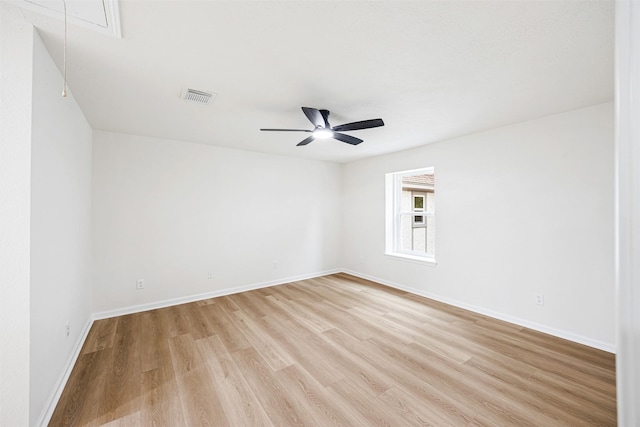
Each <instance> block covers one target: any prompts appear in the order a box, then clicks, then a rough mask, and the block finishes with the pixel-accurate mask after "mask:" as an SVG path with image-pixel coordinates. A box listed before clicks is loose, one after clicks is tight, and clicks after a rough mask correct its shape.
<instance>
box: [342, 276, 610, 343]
mask: <svg viewBox="0 0 640 427" xmlns="http://www.w3.org/2000/svg"><path fill="white" fill-rule="evenodd" d="M342 271H343V272H344V273H346V274H350V275H352V276H356V277H360V278H362V279H366V280H371V281H372V282H376V283H380V284H382V285H385V286H389V287H391V288H395V289H400V290H402V291H406V292H410V293H412V294H415V295H420V296H422V297H425V298H429V299H432V300H435V301H440V302H443V303H445V304H449V305H452V306H455V307H459V308H463V309H465V310H469V311H473V312H474V313H478V314H482V315H485V316H489V317H492V318H494V319H498V320H504V321H505V322H509V323H513V324H515V325H519V326H524V327H525V328H529V329H533V330H535V331H538V332H543V333H545V334H549V335H553V336H555V337H558V338H563V339H566V340H569V341H573V342H576V343H578V344H583V345H586V346H589V347H593V348H597V349H599V350H603V351H606V352H609V353H613V354H615V352H616V346H615V344H611V343H606V342H602V341H598V340H594V339H591V338H588V337H585V336H582V335H577V334H574V333H571V332H566V331H563V330H560V329H556V328H551V327H549V326H545V325H541V324H539V323H535V322H530V321H528V320H525V319H521V318H519V317H514V316H510V315H508V314H503V313H499V312H497V311H493V310H487V309H485V308H482V307H477V306H474V305H471V304H467V303H464V302H461V301H457V300H453V299H451V298H447V297H443V296H440V295H435V294H432V293H430V292H425V291H423V290H420V289H416V288H412V287H409V286H404V285H401V284H399V283H395V282H392V281H389V280H383V279H380V278H378V277H373V276H369V275H367V274H362V273H358V272H356V271H352V270H349V269H343V270H342Z"/></svg>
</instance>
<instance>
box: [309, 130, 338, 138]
mask: <svg viewBox="0 0 640 427" xmlns="http://www.w3.org/2000/svg"><path fill="white" fill-rule="evenodd" d="M312 135H313V137H314V138H315V139H327V138H332V137H333V131H332V130H331V129H316V130H314V131H313V134H312Z"/></svg>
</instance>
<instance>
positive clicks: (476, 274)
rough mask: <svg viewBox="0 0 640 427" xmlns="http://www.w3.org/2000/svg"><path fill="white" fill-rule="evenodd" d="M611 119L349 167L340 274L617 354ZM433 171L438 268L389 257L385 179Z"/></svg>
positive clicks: (510, 132)
mask: <svg viewBox="0 0 640 427" xmlns="http://www.w3.org/2000/svg"><path fill="white" fill-rule="evenodd" d="M613 119H614V115H613V104H612V103H607V104H601V105H597V106H593V107H589V108H585V109H581V110H576V111H571V112H567V113H564V114H558V115H555V116H550V117H546V118H542V119H539V120H535V121H530V122H525V123H520V124H516V125H512V126H508V127H503V128H499V129H493V130H489V131H486V132H482V133H477V134H473V135H468V136H464V137H460V138H456V139H452V140H448V141H443V142H440V143H436V144H429V145H426V146H423V147H420V148H416V149H412V150H408V151H404V152H399V153H395V154H390V155H385V156H381V157H376V158H371V159H366V160H362V161H358V162H353V163H349V164H346V165H345V167H344V171H343V173H344V177H343V179H344V183H345V184H344V185H345V190H344V191H345V192H344V220H343V230H344V236H343V253H344V255H345V256H344V259H343V261H344V266H345V267H346V268H347V269H348V270H351V271H353V272H355V273H358V274H360V275H362V276H366V277H370V278H374V279H377V280H380V281H382V282H383V283H388V284H394V285H396V286H400V287H404V288H407V289H412V290H414V291H417V292H420V293H422V294H425V295H430V296H432V297H436V298H438V299H441V300H444V301H448V302H451V303H455V304H458V305H461V306H465V307H468V308H473V309H475V310H477V311H480V312H484V313H490V314H492V315H494V316H498V317H501V318H504V319H508V320H510V321H514V322H517V323H520V324H524V325H528V326H532V327H536V328H538V329H540V330H544V331H546V332H551V333H554V334H556V335H560V336H563V337H566V338H571V339H574V340H577V341H580V342H584V343H587V344H590V345H594V346H597V347H600V348H603V349H607V350H610V351H613V350H614V343H615V332H614V323H615V304H614V281H613V278H614V270H613V259H614V258H613V256H614V251H613V244H614V242H613V236H614V234H613V231H614V230H613V217H614V216H613V152H614V130H613V129H614V128H613V124H614V120H613ZM427 166H434V167H435V174H436V178H435V181H436V260H437V262H438V265H437V266H434V267H431V266H424V265H418V264H415V263H409V262H403V261H399V260H396V259H391V258H388V257H385V256H384V255H383V252H384V247H385V242H384V238H385V230H384V225H385V219H384V211H385V209H384V206H385V201H384V195H385V189H384V182H385V181H384V175H385V173H388V172H396V171H402V170H408V169H415V168H419V167H427ZM361 256H362V257H364V262H363V263H361V262H359V260H360V257H361ZM536 293H543V294H544V298H545V304H544V305H543V306H538V305H536V304H535V303H534V297H535V294H536Z"/></svg>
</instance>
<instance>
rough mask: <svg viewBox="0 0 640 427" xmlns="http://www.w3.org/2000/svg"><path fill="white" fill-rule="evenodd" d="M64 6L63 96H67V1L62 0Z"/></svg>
mask: <svg viewBox="0 0 640 427" xmlns="http://www.w3.org/2000/svg"><path fill="white" fill-rule="evenodd" d="M62 6H63V7H64V47H63V52H64V53H63V59H62V63H63V66H62V67H63V74H64V77H63V79H64V81H63V83H62V97H63V98H66V97H67V2H66V0H62Z"/></svg>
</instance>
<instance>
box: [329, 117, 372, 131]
mask: <svg viewBox="0 0 640 427" xmlns="http://www.w3.org/2000/svg"><path fill="white" fill-rule="evenodd" d="M380 126H384V122H383V121H382V119H372V120H362V121H361V122H353V123H345V124H343V125H338V126H334V127H333V128H332V129H333V130H335V131H336V132H344V131H347V130H359V129H370V128H377V127H380Z"/></svg>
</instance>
